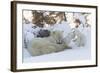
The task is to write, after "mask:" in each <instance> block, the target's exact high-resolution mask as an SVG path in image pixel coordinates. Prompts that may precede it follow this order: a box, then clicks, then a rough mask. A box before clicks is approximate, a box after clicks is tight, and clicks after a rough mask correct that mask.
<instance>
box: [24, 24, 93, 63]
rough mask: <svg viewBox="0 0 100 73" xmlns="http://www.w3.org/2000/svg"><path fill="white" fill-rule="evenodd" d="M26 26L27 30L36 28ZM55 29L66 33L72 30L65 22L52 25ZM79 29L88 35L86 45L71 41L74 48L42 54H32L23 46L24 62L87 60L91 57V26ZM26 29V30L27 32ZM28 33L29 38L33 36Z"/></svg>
mask: <svg viewBox="0 0 100 73" xmlns="http://www.w3.org/2000/svg"><path fill="white" fill-rule="evenodd" d="M27 28H28V29H27ZM27 28H25V30H27V31H31V32H33V31H34V30H31V29H30V30H29V28H31V25H30V26H28V27H27ZM52 28H53V29H54V30H62V31H64V35H66V34H67V33H68V32H70V31H71V28H70V26H68V24H67V23H65V22H63V23H62V24H58V25H55V26H54V27H52ZM79 30H80V31H81V32H82V33H83V34H84V35H85V36H86V39H87V40H88V41H86V45H85V46H84V47H77V46H76V45H75V44H74V43H73V42H71V43H70V46H71V47H72V49H66V50H64V51H61V52H57V53H51V54H45V55H41V56H35V57H33V56H31V55H30V54H29V52H28V51H27V48H23V62H25V63H31V62H34V63H35V62H52V61H53V62H54V61H73V60H74V61H75V60H86V59H90V58H91V28H90V27H88V28H86V27H85V28H81V27H80V28H79ZM27 31H26V32H27ZM31 34H32V33H31ZM31 34H30V35H28V38H31V37H32V36H31Z"/></svg>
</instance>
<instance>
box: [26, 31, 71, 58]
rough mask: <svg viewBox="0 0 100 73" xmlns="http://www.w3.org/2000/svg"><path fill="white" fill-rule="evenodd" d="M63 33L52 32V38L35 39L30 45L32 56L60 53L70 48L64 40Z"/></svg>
mask: <svg viewBox="0 0 100 73" xmlns="http://www.w3.org/2000/svg"><path fill="white" fill-rule="evenodd" d="M62 34H63V33H62V31H51V34H50V37H45V38H33V39H32V40H31V41H30V42H29V44H28V49H27V50H28V51H29V53H30V54H31V55H32V56H38V55H43V54H49V53H53V52H59V51H62V50H64V49H66V48H69V46H68V45H67V44H65V43H64V42H63V40H62Z"/></svg>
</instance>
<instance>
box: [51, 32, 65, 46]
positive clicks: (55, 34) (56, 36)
mask: <svg viewBox="0 0 100 73" xmlns="http://www.w3.org/2000/svg"><path fill="white" fill-rule="evenodd" d="M50 36H51V37H53V38H54V40H55V41H56V43H57V44H62V39H63V31H59V30H55V31H51V33H50Z"/></svg>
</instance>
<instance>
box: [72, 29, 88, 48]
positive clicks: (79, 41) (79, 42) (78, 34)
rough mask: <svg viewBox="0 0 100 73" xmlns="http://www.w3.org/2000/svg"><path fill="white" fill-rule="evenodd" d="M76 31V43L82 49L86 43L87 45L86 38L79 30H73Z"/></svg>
mask: <svg viewBox="0 0 100 73" xmlns="http://www.w3.org/2000/svg"><path fill="white" fill-rule="evenodd" d="M73 31H74V34H75V38H74V40H73V41H74V43H75V44H76V45H77V46H78V47H81V46H85V43H86V37H85V35H84V34H83V33H82V32H80V31H79V30H78V29H73Z"/></svg>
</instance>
